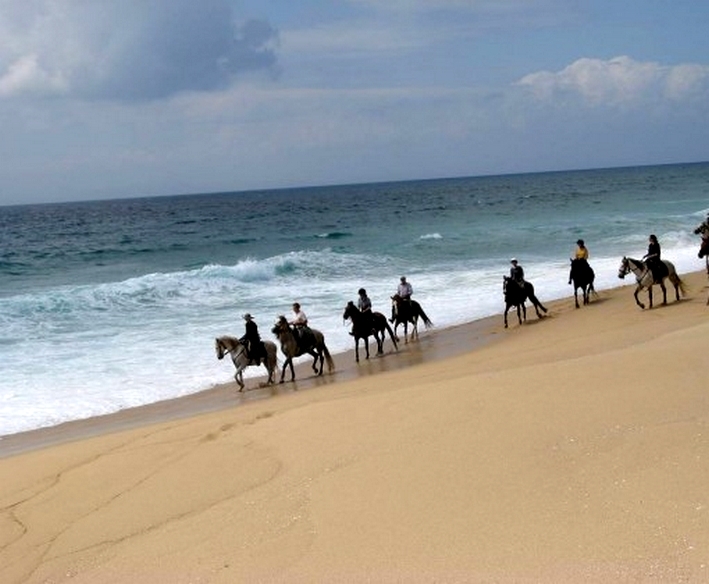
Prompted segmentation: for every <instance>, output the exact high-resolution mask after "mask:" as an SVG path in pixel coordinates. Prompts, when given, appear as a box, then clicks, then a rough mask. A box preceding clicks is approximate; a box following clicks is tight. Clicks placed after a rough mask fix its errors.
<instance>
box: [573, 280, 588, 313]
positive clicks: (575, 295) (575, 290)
mask: <svg viewBox="0 0 709 584" xmlns="http://www.w3.org/2000/svg"><path fill="white" fill-rule="evenodd" d="M577 291H578V288H577V287H576V283H574V303H575V304H576V308H579V297H578V294H577ZM585 303H586V302H585V296H584V304H585Z"/></svg>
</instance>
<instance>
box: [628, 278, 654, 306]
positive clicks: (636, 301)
mask: <svg viewBox="0 0 709 584" xmlns="http://www.w3.org/2000/svg"><path fill="white" fill-rule="evenodd" d="M642 289H643V288H642V286H641V285H640V284H638V286H637V287H636V288H635V293H634V294H633V296H634V297H635V304H637V305H638V306H639V307H640V308H643V309H644V308H645V305H644V304H643V303H642V302H640V298H639V297H638V293H639V292H640V290H642ZM650 306H652V288H650Z"/></svg>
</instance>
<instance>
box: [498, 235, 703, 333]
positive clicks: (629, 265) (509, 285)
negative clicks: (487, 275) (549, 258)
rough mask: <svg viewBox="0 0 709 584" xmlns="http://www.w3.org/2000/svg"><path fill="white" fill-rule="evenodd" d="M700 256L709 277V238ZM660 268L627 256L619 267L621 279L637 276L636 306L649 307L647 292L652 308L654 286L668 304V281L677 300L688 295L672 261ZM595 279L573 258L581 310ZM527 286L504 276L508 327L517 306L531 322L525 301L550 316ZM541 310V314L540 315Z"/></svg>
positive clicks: (585, 265)
mask: <svg viewBox="0 0 709 584" xmlns="http://www.w3.org/2000/svg"><path fill="white" fill-rule="evenodd" d="M699 257H700V258H702V257H706V258H707V259H706V265H707V275H709V239H704V240H702V247H701V248H700V250H699ZM659 268H660V269H658V270H657V271H656V272H653V271H652V270H651V269H649V268H648V266H647V264H646V263H645V262H644V261H643V260H637V259H634V258H630V257H625V256H624V257H623V259H622V260H621V262H620V266H619V268H618V277H619V278H625V276H627V275H628V274H631V273H632V274H633V275H634V276H635V279H636V283H637V285H636V287H635V292H634V294H633V296H634V298H635V302H636V304H637V305H638V306H639V307H640V308H643V309H644V308H645V304H644V303H643V302H642V301H641V300H640V297H639V294H640V293H641V292H643V291H647V294H648V304H649V307H650V308H652V303H653V295H652V287H653V286H654V285H658V286H660V289H661V290H662V303H663V304H667V287H666V286H665V280H666V279H669V281H670V283H671V284H672V286H673V287H674V290H675V298H676V299H677V300H679V299H680V294H685V287H684V282H683V281H682V279H681V278H680V277H679V275H678V274H677V270H676V269H675V266H674V264H673V263H672V262H670V261H667V260H661V262H660V266H659ZM594 279H595V274H594V272H593V268H591V266H590V265H589V264H588V262H586V261H585V260H578V259H572V260H571V281H572V283H573V286H574V302H575V304H576V308H579V306H580V305H579V299H578V292H579V290H580V291H581V293H582V297H583V303H584V304H588V303H589V301H590V295H591V293H595V289H594V287H593V282H594ZM523 284H524V286H521V285H520V284H519V283H518V282H515V281H513V280H512V279H511V278H509V277H508V276H505V277H504V281H503V286H502V290H503V294H504V296H505V313H504V322H505V328H507V312H508V311H509V310H510V309H511V308H514V307H516V308H517V317H518V319H519V323H520V324H522V321H523V320H527V310H526V306H525V302H526V301H527V300H529V301H530V302H531V303H532V305H533V306H534V309H535V310H536V312H537V316H538V317H539V318H541V316H542V314H541V312H544V313H546V312H547V309H546V308H545V307H544V305H543V304H542V303H541V302H540V301H539V299H538V298H537V297H536V296H535V295H534V286H533V285H532V284H531V283H530V282H526V281H525V282H523ZM707 305H709V298H708V299H707ZM540 310H541V312H540Z"/></svg>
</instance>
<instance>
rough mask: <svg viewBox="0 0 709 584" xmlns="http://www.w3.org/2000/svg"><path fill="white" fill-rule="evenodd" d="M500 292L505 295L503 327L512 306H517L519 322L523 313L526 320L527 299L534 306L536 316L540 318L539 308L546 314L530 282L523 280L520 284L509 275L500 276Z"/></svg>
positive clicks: (520, 322)
mask: <svg viewBox="0 0 709 584" xmlns="http://www.w3.org/2000/svg"><path fill="white" fill-rule="evenodd" d="M502 294H503V295H504V297H505V313H504V320H505V328H507V313H508V312H509V310H510V308H512V307H513V306H514V307H515V308H517V318H518V319H519V324H522V315H524V320H525V321H526V320H527V307H526V305H525V302H526V301H527V299H529V301H530V302H531V303H532V305H533V306H534V310H535V311H536V313H537V318H542V313H541V312H539V311H540V310H541V311H542V312H544V313H545V314H546V312H547V309H546V307H545V306H544V305H543V304H542V303H541V302H540V301H539V298H537V297H536V296H535V294H534V286H533V285H532V283H531V282H527V281H526V280H525V281H524V285H523V286H520V285H519V283H518V282H517V281H516V280H513V279H512V278H510V277H509V276H503V277H502Z"/></svg>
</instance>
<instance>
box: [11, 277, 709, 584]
mask: <svg viewBox="0 0 709 584" xmlns="http://www.w3.org/2000/svg"><path fill="white" fill-rule="evenodd" d="M684 279H685V282H686V285H687V296H686V297H685V298H683V299H682V300H681V301H680V302H675V300H674V294H673V292H672V291H668V304H667V305H665V306H661V305H659V302H658V300H659V295H658V293H659V290H656V292H655V303H656V306H655V308H653V309H652V310H641V309H640V308H638V307H637V306H636V305H635V302H634V300H633V294H632V291H633V287H631V286H624V287H622V288H617V289H613V290H601V291H599V293H598V295H597V296H596V297H594V298H592V302H591V304H590V305H588V306H584V307H582V308H580V309H578V310H577V309H575V308H574V304H573V298H568V299H564V300H560V301H557V302H553V303H548V308H549V309H550V311H549V316H547V317H546V318H543V319H541V320H539V319H537V318H536V316H535V315H534V313H533V311H531V310H530V311H528V320H527V322H526V323H525V324H524V325H522V326H520V325H518V324H517V321H516V316H512V315H510V316H511V318H510V328H509V329H504V328H503V326H502V317H501V315H500V316H496V317H494V318H489V319H485V320H482V321H478V322H475V323H471V324H469V325H465V326H461V327H455V328H452V329H446V330H437V329H432V330H429V331H423V330H422V331H421V337H420V339H419V340H418V341H416V342H412V343H409V344H408V345H405V346H404V345H402V347H401V350H400V351H399V352H398V353H394V352H392V351H391V350H390V345H389V344H388V343H387V354H386V355H384V356H382V357H377V358H372V359H370V360H369V361H362V362H361V363H360V364H355V362H354V357H353V354H352V353H351V352H349V353H345V354H343V355H338V357H337V359H336V372H335V373H333V374H327V375H325V376H323V377H322V378H314V377H312V376H311V374H310V372H309V370H308V369H307V364H306V365H301V366H300V367H299V369H298V373H297V375H298V380H297V381H296V382H295V383H285V384H283V385H279V384H276V385H274V386H270V387H260V388H258V387H256V386H257V385H258V384H259V380H255V379H250V380H248V381H247V387H248V388H252V389H249V391H247V392H246V393H245V394H244V395H240V394H237V393H236V388H235V385H234V384H227V385H225V386H221V387H217V388H214V389H212V390H209V391H206V392H202V393H201V394H198V395H195V396H191V397H189V398H183V399H179V400H173V401H170V402H162V403H160V404H155V405H153V406H148V407H145V408H136V409H135V410H127V411H125V412H121V413H119V414H116V415H112V416H105V417H102V418H95V419H92V420H86V421H81V422H76V423H71V424H64V425H62V426H58V427H57V428H51V429H46V430H40V431H36V432H28V433H24V434H18V435H13V436H9V437H5V438H3V439H2V440H0V456H2V458H0V479H1V480H0V507H1V508H2V513H1V514H0V582H3V583H4V584H14V583H50V582H51V583H61V582H72V583H87V584H88V583H91V584H96V583H124V582H130V583H146V584H147V583H156V582H159V583H163V582H164V583H177V584H182V583H197V582H199V583H234V582H273V583H281V582H283V583H286V582H287V583H301V582H303V583H305V582H308V583H311V582H357V583H359V582H373V583H375V582H376V583H380V582H381V583H389V582H391V583H393V582H445V583H447V582H501V583H508V582H509V583H512V582H514V583H520V582H521V583H525V582H554V583H556V582H559V583H564V582H599V583H600V582H604V583H605V582H707V581H709V487H708V486H707V485H709V392H708V390H707V383H706V363H707V359H706V342H707V339H708V338H709V306H707V305H706V299H707V277H706V274H705V273H704V272H696V273H693V274H689V275H686V276H684ZM619 283H620V281H619ZM540 296H542V300H544V298H543V295H542V294H540ZM434 320H435V319H434Z"/></svg>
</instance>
